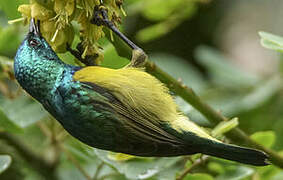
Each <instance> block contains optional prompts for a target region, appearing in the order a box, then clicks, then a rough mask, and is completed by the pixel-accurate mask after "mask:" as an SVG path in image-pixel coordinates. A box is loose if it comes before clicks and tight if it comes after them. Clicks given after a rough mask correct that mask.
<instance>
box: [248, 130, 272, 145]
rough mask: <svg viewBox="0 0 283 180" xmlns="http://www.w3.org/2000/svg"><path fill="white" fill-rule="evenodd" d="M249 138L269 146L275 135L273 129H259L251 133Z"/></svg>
mask: <svg viewBox="0 0 283 180" xmlns="http://www.w3.org/2000/svg"><path fill="white" fill-rule="evenodd" d="M251 138H252V139H253V140H254V141H256V142H257V143H259V144H261V145H263V146H265V147H268V148H270V147H272V145H273V144H274V143H275V140H276V135H275V133H274V132H273V131H261V132H256V133H254V134H252V135H251Z"/></svg>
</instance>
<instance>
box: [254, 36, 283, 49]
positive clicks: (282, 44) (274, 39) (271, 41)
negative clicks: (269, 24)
mask: <svg viewBox="0 0 283 180" xmlns="http://www.w3.org/2000/svg"><path fill="white" fill-rule="evenodd" d="M258 34H259V35H260V37H261V40H260V42H261V45H262V46H263V47H265V48H268V49H272V50H275V51H278V52H283V37H281V36H278V35H274V34H271V33H268V32H263V31H260V32H259V33H258Z"/></svg>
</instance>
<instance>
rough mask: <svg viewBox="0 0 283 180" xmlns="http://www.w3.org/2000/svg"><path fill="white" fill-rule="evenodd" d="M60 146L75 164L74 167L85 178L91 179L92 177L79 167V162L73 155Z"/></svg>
mask: <svg viewBox="0 0 283 180" xmlns="http://www.w3.org/2000/svg"><path fill="white" fill-rule="evenodd" d="M60 148H61V149H62V151H63V152H65V153H66V155H67V158H68V159H69V160H70V161H71V162H72V163H73V164H74V165H75V166H76V168H77V169H78V170H79V171H80V172H81V173H82V174H83V175H84V177H85V178H86V179H87V180H92V178H91V177H90V176H89V175H88V173H87V172H86V171H85V170H84V169H83V168H82V167H81V165H80V163H79V162H78V161H77V160H76V159H75V158H74V157H73V155H72V154H71V153H70V152H69V151H68V150H67V149H66V148H65V147H64V146H63V145H61V146H60Z"/></svg>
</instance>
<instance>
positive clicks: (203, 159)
mask: <svg viewBox="0 0 283 180" xmlns="http://www.w3.org/2000/svg"><path fill="white" fill-rule="evenodd" d="M208 158H209V156H205V155H204V156H203V157H201V158H199V159H197V160H195V162H194V163H193V164H192V165H191V166H190V167H188V168H187V169H185V171H184V172H183V173H182V174H181V175H180V176H178V177H177V178H176V180H182V179H184V177H186V175H187V174H189V173H190V172H192V170H193V169H195V168H196V167H198V166H199V165H201V164H204V163H205V162H206V161H207V160H208Z"/></svg>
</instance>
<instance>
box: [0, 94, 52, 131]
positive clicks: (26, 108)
mask: <svg viewBox="0 0 283 180" xmlns="http://www.w3.org/2000/svg"><path fill="white" fill-rule="evenodd" d="M0 102H1V103H0V105H1V107H2V110H3V112H4V113H5V115H6V116H7V117H9V119H10V120H12V121H13V122H14V124H17V125H18V126H19V127H22V128H24V127H26V126H29V125H31V124H33V123H35V122H37V121H39V120H41V119H43V118H44V117H46V116H47V115H48V113H47V111H45V110H44V109H43V107H42V106H41V105H40V104H39V103H38V102H35V101H34V100H33V99H31V98H30V97H29V96H28V95H26V94H24V95H22V96H19V97H17V98H16V99H7V98H4V97H2V98H0Z"/></svg>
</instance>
